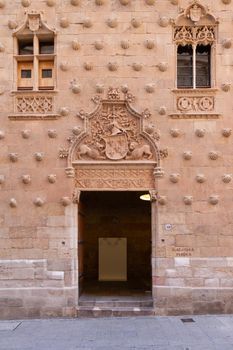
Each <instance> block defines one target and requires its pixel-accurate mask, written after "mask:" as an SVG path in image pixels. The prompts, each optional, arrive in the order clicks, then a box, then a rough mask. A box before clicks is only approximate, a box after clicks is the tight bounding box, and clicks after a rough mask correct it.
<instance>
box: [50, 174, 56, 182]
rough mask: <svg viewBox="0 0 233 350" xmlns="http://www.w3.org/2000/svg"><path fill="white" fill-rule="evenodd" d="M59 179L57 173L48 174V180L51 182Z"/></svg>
mask: <svg viewBox="0 0 233 350" xmlns="http://www.w3.org/2000/svg"><path fill="white" fill-rule="evenodd" d="M56 180H57V175H55V174H49V175H48V182H50V183H51V184H54V183H55V182H56Z"/></svg>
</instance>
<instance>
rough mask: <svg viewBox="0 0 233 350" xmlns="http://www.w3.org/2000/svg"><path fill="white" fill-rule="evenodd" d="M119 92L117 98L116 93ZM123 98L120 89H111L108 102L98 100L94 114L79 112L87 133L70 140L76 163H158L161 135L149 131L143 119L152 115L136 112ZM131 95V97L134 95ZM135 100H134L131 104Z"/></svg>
mask: <svg viewBox="0 0 233 350" xmlns="http://www.w3.org/2000/svg"><path fill="white" fill-rule="evenodd" d="M116 91H117V96H118V98H116V96H115V95H116V94H115V92H116ZM128 95H129V93H128V94H124V97H123V98H120V97H121V96H120V92H119V89H112V88H110V89H109V91H108V95H107V99H105V100H101V99H94V101H95V103H96V104H97V108H96V109H95V111H94V112H92V113H90V114H88V113H83V111H81V113H78V116H79V117H80V118H82V119H83V120H84V125H85V130H84V131H83V132H80V135H78V136H76V137H75V138H73V137H72V138H71V139H69V140H70V141H71V142H72V143H73V146H72V149H73V151H72V152H71V153H72V160H71V162H73V161H78V160H79V161H84V162H88V161H89V162H90V161H92V162H93V161H114V162H116V161H123V160H124V161H139V160H141V161H151V162H153V163H157V162H158V158H159V151H158V148H157V144H156V141H158V139H159V136H158V135H159V133H158V132H156V130H154V129H153V132H151V133H149V132H146V131H145V130H147V129H149V128H145V126H144V121H143V119H147V117H148V118H149V117H150V114H146V115H145V114H144V113H143V112H142V113H138V112H136V111H135V110H134V109H133V108H132V107H131V106H130V103H129V101H128V99H127V96H128ZM130 96H131V94H130ZM131 100H132V99H131V98H130V101H131Z"/></svg>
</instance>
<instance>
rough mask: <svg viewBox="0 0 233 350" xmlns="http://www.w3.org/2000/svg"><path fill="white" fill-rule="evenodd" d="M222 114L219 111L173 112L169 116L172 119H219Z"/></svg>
mask: <svg viewBox="0 0 233 350" xmlns="http://www.w3.org/2000/svg"><path fill="white" fill-rule="evenodd" d="M220 116H221V114H219V113H182V112H180V113H171V114H169V118H171V119H208V120H212V119H219V118H220Z"/></svg>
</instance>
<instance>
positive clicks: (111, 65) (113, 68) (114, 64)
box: [108, 62, 118, 72]
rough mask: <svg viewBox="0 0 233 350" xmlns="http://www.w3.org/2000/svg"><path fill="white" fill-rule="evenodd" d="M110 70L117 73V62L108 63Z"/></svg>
mask: <svg viewBox="0 0 233 350" xmlns="http://www.w3.org/2000/svg"><path fill="white" fill-rule="evenodd" d="M108 69H109V70H110V71H111V72H115V71H116V70H117V69H118V64H117V62H109V63H108Z"/></svg>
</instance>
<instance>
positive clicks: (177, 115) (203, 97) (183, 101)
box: [169, 89, 220, 119]
mask: <svg viewBox="0 0 233 350" xmlns="http://www.w3.org/2000/svg"><path fill="white" fill-rule="evenodd" d="M215 91H216V90H215V89H209V90H208V92H207V91H206V90H205V89H177V90H173V92H174V95H175V96H174V104H175V112H174V113H171V114H170V115H169V116H170V118H173V119H217V118H219V116H220V114H219V113H217V111H216V106H215Z"/></svg>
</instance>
